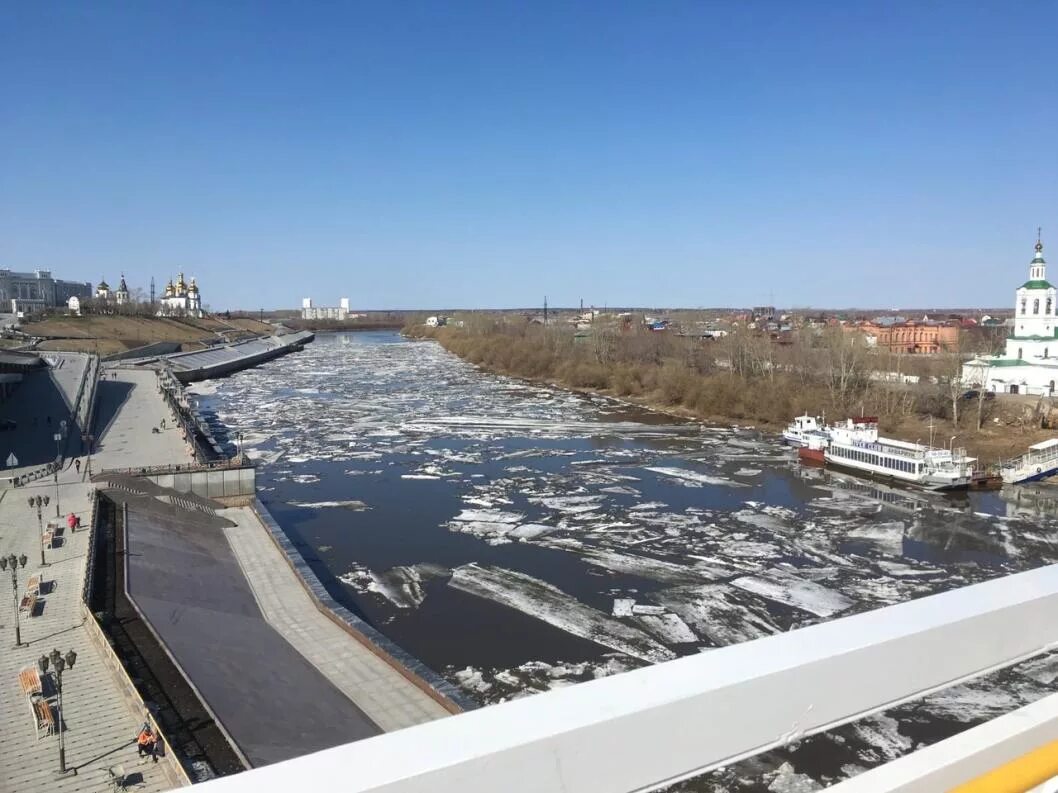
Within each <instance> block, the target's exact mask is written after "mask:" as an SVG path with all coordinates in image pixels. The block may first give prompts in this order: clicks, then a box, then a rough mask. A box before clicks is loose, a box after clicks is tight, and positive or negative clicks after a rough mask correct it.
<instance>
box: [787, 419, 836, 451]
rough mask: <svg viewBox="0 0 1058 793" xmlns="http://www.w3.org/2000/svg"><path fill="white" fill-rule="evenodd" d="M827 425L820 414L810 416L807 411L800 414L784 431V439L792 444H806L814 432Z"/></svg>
mask: <svg viewBox="0 0 1058 793" xmlns="http://www.w3.org/2000/svg"><path fill="white" fill-rule="evenodd" d="M825 426H826V425H825V424H824V422H823V419H822V418H820V417H819V416H809V415H808V414H807V413H806V414H805V415H803V416H798V417H797V418H795V419H794V420H793V421H791V422H790V423H789V424H788V425H787V427H786V429H784V430H783V431H782V439H783V440H784V441H786V442H787V443H788V444H790V445H791V446H806V445H807V444H808V438H809V436H810V435H812V434H813V433H818V432H820V431H821V430H823V429H824V427H825Z"/></svg>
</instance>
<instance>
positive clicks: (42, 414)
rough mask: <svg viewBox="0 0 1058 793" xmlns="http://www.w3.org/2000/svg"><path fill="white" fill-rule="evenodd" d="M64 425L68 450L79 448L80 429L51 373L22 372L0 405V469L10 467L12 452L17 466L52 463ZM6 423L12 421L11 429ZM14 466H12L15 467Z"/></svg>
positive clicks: (43, 371)
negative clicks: (63, 425)
mask: <svg viewBox="0 0 1058 793" xmlns="http://www.w3.org/2000/svg"><path fill="white" fill-rule="evenodd" d="M62 421H66V422H67V430H66V434H67V437H68V438H69V439H70V444H69V449H70V450H71V451H76V450H78V449H80V445H81V444H80V438H81V428H80V427H79V426H77V424H76V423H75V422H74V420H73V417H72V416H71V415H70V406H69V404H67V402H66V398H65V397H64V396H63V393H62V389H61V388H60V387H59V385H58V384H57V383H56V382H55V379H54V378H53V377H52V375H51V372H50V371H48V370H41V371H35V372H28V373H26V374H25V375H24V376H23V378H22V382H21V383H20V384H19V385H18V387H17V388H16V389H15V391H14V393H12V394H11V397H10V398H9V399H8V400H7V402H5V403H4V404H3V405H0V467H2V468H10V467H12V466H9V465H8V464H7V463H8V456H9V455H11V454H12V453H13V454H14V455H15V457H16V458H17V460H18V463H17V466H27V465H43V464H44V463H50V462H53V461H54V460H55V457H56V451H57V450H56V442H55V439H54V435H55V434H56V433H58V432H59V427H60V422H62ZM6 422H14V423H15V426H14V427H13V428H8V429H3V427H9V426H10V425H8V424H7V423H6ZM17 466H16V467H17Z"/></svg>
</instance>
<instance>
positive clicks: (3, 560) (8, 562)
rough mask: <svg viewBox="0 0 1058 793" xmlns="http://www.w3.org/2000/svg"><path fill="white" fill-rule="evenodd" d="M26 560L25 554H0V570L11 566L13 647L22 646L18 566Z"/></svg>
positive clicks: (23, 564) (22, 564)
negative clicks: (13, 611)
mask: <svg viewBox="0 0 1058 793" xmlns="http://www.w3.org/2000/svg"><path fill="white" fill-rule="evenodd" d="M27 561H28V560H27V559H26V555H25V554H22V555H21V556H15V555H14V554H11V555H10V556H0V570H6V569H7V568H8V567H10V568H11V591H12V593H14V596H15V647H21V646H22V626H21V625H20V624H19V619H18V568H19V567H25V566H26V562H27Z"/></svg>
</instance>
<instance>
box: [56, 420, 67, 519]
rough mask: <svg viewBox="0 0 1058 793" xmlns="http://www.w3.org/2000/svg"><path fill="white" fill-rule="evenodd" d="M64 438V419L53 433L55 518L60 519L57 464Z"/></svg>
mask: <svg viewBox="0 0 1058 793" xmlns="http://www.w3.org/2000/svg"><path fill="white" fill-rule="evenodd" d="M65 437H66V419H63V420H62V421H60V422H59V431H58V432H56V433H55V517H57V518H58V517H61V515H60V513H59V463H60V460H62V450H61V448H60V444H61V443H62V439H63V438H65Z"/></svg>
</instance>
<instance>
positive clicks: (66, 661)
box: [37, 650, 77, 774]
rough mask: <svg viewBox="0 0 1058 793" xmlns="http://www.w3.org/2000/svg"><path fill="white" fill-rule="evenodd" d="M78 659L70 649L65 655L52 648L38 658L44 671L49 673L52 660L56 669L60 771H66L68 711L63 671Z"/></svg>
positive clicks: (41, 669)
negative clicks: (48, 653)
mask: <svg viewBox="0 0 1058 793" xmlns="http://www.w3.org/2000/svg"><path fill="white" fill-rule="evenodd" d="M76 660H77V653H75V652H74V651H73V650H70V651H69V652H68V653H66V655H65V656H64V655H63V654H62V653H60V652H59V651H58V650H52V651H51V655H50V656H49V655H42V656H41V657H40V658H39V659H38V660H37V664H38V665H39V666H40V671H41V672H42V673H45V674H46V673H47V671H48V662H49V661H51V667H52V669H54V670H55V688H56V689H57V691H58V702H59V719H58V722H59V773H60V774H65V773H66V739H65V737H64V735H63V733H64V730H63V722H65V721H66V711H64V710H63V709H62V673H63V672H64V671H65V670H66V669H67V667H68V668H70V669H73V665H74V662H75V661H76ZM72 770H73V773H75V774H76V773H77V769H76V768H74V769H72Z"/></svg>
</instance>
